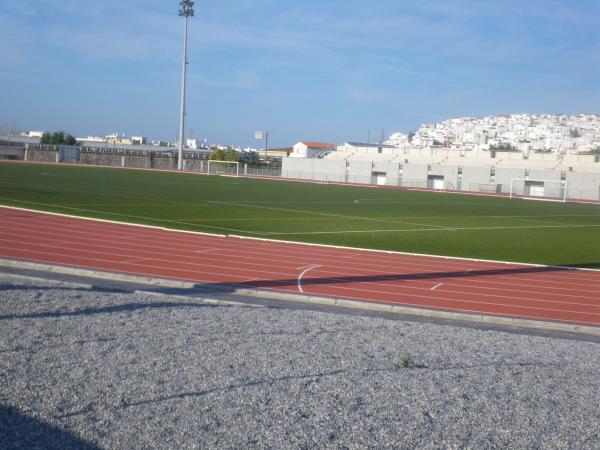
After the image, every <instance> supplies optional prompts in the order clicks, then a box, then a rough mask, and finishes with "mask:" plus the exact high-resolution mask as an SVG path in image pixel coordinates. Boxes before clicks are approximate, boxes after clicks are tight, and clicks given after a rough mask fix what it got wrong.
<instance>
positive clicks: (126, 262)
mask: <svg viewBox="0 0 600 450" xmlns="http://www.w3.org/2000/svg"><path fill="white" fill-rule="evenodd" d="M151 259H152V258H133V259H126V260H125V261H119V263H120V264H133V263H139V262H144V261H149V260H151Z"/></svg>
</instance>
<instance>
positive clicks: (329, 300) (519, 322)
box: [0, 258, 600, 336]
mask: <svg viewBox="0 0 600 450" xmlns="http://www.w3.org/2000/svg"><path fill="white" fill-rule="evenodd" d="M0 267H8V268H14V269H26V270H34V271H42V272H50V273H59V274H66V275H74V276H81V277H88V278H97V279H102V280H111V281H123V282H129V283H138V284H145V285H149V286H157V287H169V288H177V289H197V290H200V291H201V290H203V289H205V290H206V291H207V292H214V293H228V294H232V295H238V296H245V297H254V298H260V299H265V300H276V301H283V302H294V303H304V304H312V305H321V306H334V307H340V308H346V309H357V310H363V311H372V312H384V313H392V314H399V315H410V316H418V317H425V318H434V319H446V320H460V321H467V322H478V323H482V324H489V325H500V326H507V327H512V328H532V329H537V330H545V331H557V332H561V333H575V334H588V335H594V336H600V327H595V326H589V325H576V324H570V323H561V322H546V321H543V320H534V319H521V318H511V317H502V316H494V315H482V314H477V313H463V312H454V311H447V310H436V309H426V308H418V307H412V306H400V305H391V304H386V303H376V302H366V301H358V300H348V299H343V298H333V297H319V296H311V295H306V294H294V293H291V292H280V291H261V290H258V289H248V288H242V287H239V286H235V285H224V284H221V285H219V284H209V283H207V284H206V285H203V284H202V282H198V283H194V282H190V281H184V280H175V279H165V278H154V277H148V276H138V275H128V274H122V273H113V272H104V271H98V270H90V269H81V268H77V267H69V266H59V265H52V264H44V263H34V262H29V261H20V260H13V259H5V258H0ZM144 292H145V291H144ZM164 295H170V294H164ZM173 295H177V294H173ZM202 300H203V301H204V300H205V299H202ZM206 300H208V301H210V302H221V303H218V304H230V305H237V303H236V302H226V301H220V300H213V299H206ZM246 306H247V305H246Z"/></svg>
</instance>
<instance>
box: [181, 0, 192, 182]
mask: <svg viewBox="0 0 600 450" xmlns="http://www.w3.org/2000/svg"><path fill="white" fill-rule="evenodd" d="M179 6H180V8H179V16H180V17H183V18H184V19H185V32H184V34H183V69H182V74H181V109H180V111H179V158H178V160H177V168H178V169H179V170H182V169H183V144H184V135H183V134H184V131H183V130H184V126H185V82H186V80H187V64H188V61H187V45H188V19H189V18H190V17H193V16H194V2H193V1H191V0H180V2H179Z"/></svg>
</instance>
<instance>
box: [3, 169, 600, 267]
mask: <svg viewBox="0 0 600 450" xmlns="http://www.w3.org/2000/svg"><path fill="white" fill-rule="evenodd" d="M134 170H146V171H150V170H153V169H134ZM164 172H173V173H181V172H175V171H168V170H165V171H164ZM190 173H192V174H194V172H190ZM373 187H376V186H373ZM465 195H466V194H465ZM0 199H1V197H0ZM594 204H596V203H594ZM2 209H9V210H13V211H25V212H29V213H32V214H33V216H35V215H48V216H55V217H65V218H69V219H75V220H83V221H88V222H99V223H109V224H116V225H124V226H129V227H138V228H147V229H151V230H159V231H167V232H172V233H178V234H180V235H190V236H207V237H213V238H220V239H221V238H234V239H240V240H247V241H257V242H266V243H270V244H289V245H293V246H296V247H298V248H311V249H314V248H318V249H323V250H352V251H363V252H367V253H371V254H374V255H375V254H377V255H386V256H398V255H402V256H419V257H425V258H433V259H437V260H445V261H455V262H460V261H467V262H474V263H485V264H506V265H514V266H518V267H540V268H541V267H546V268H555V269H564V270H570V271H573V272H579V273H583V272H587V273H589V272H597V273H600V269H592V268H583V267H570V266H559V265H547V264H534V263H525V262H516V261H499V260H494V259H481V258H467V257H460V256H443V255H435V254H430V253H414V252H402V251H397V250H378V249H373V248H361V247H349V246H343V245H332V244H316V243H308V242H298V241H289V240H285V239H266V238H259V237H251V236H243V235H235V234H231V235H227V236H226V235H222V234H212V233H207V232H205V231H188V230H179V229H176V228H165V227H158V226H152V225H141V224H136V223H131V222H119V221H115V220H106V219H96V218H93V217H85V216H75V215H72V214H64V213H54V212H48V211H40V210H38V209H30V208H21V207H17V206H9V205H5V204H1V203H0V211H1V210H2ZM491 217H494V216H491ZM496 217H501V216H496ZM504 217H508V216H504ZM533 217H536V216H533ZM548 217H550V216H548ZM578 217H588V215H582V216H578ZM598 217H600V216H598ZM31 219H32V220H35V217H32V218H31ZM28 220H29V219H28ZM598 226H600V225H598ZM86 234H92V233H86Z"/></svg>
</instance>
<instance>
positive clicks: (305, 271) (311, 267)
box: [298, 264, 321, 293]
mask: <svg viewBox="0 0 600 450" xmlns="http://www.w3.org/2000/svg"><path fill="white" fill-rule="evenodd" d="M319 267H321V265H320V264H315V265H313V266H310V267H308V268H306V269H304V272H302V273H301V274H300V276H299V277H298V290H299V291H300V292H302V293H304V290H303V289H302V277H304V275H306V274H307V273H308V272H310V271H311V270H313V269H318V268H319Z"/></svg>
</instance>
